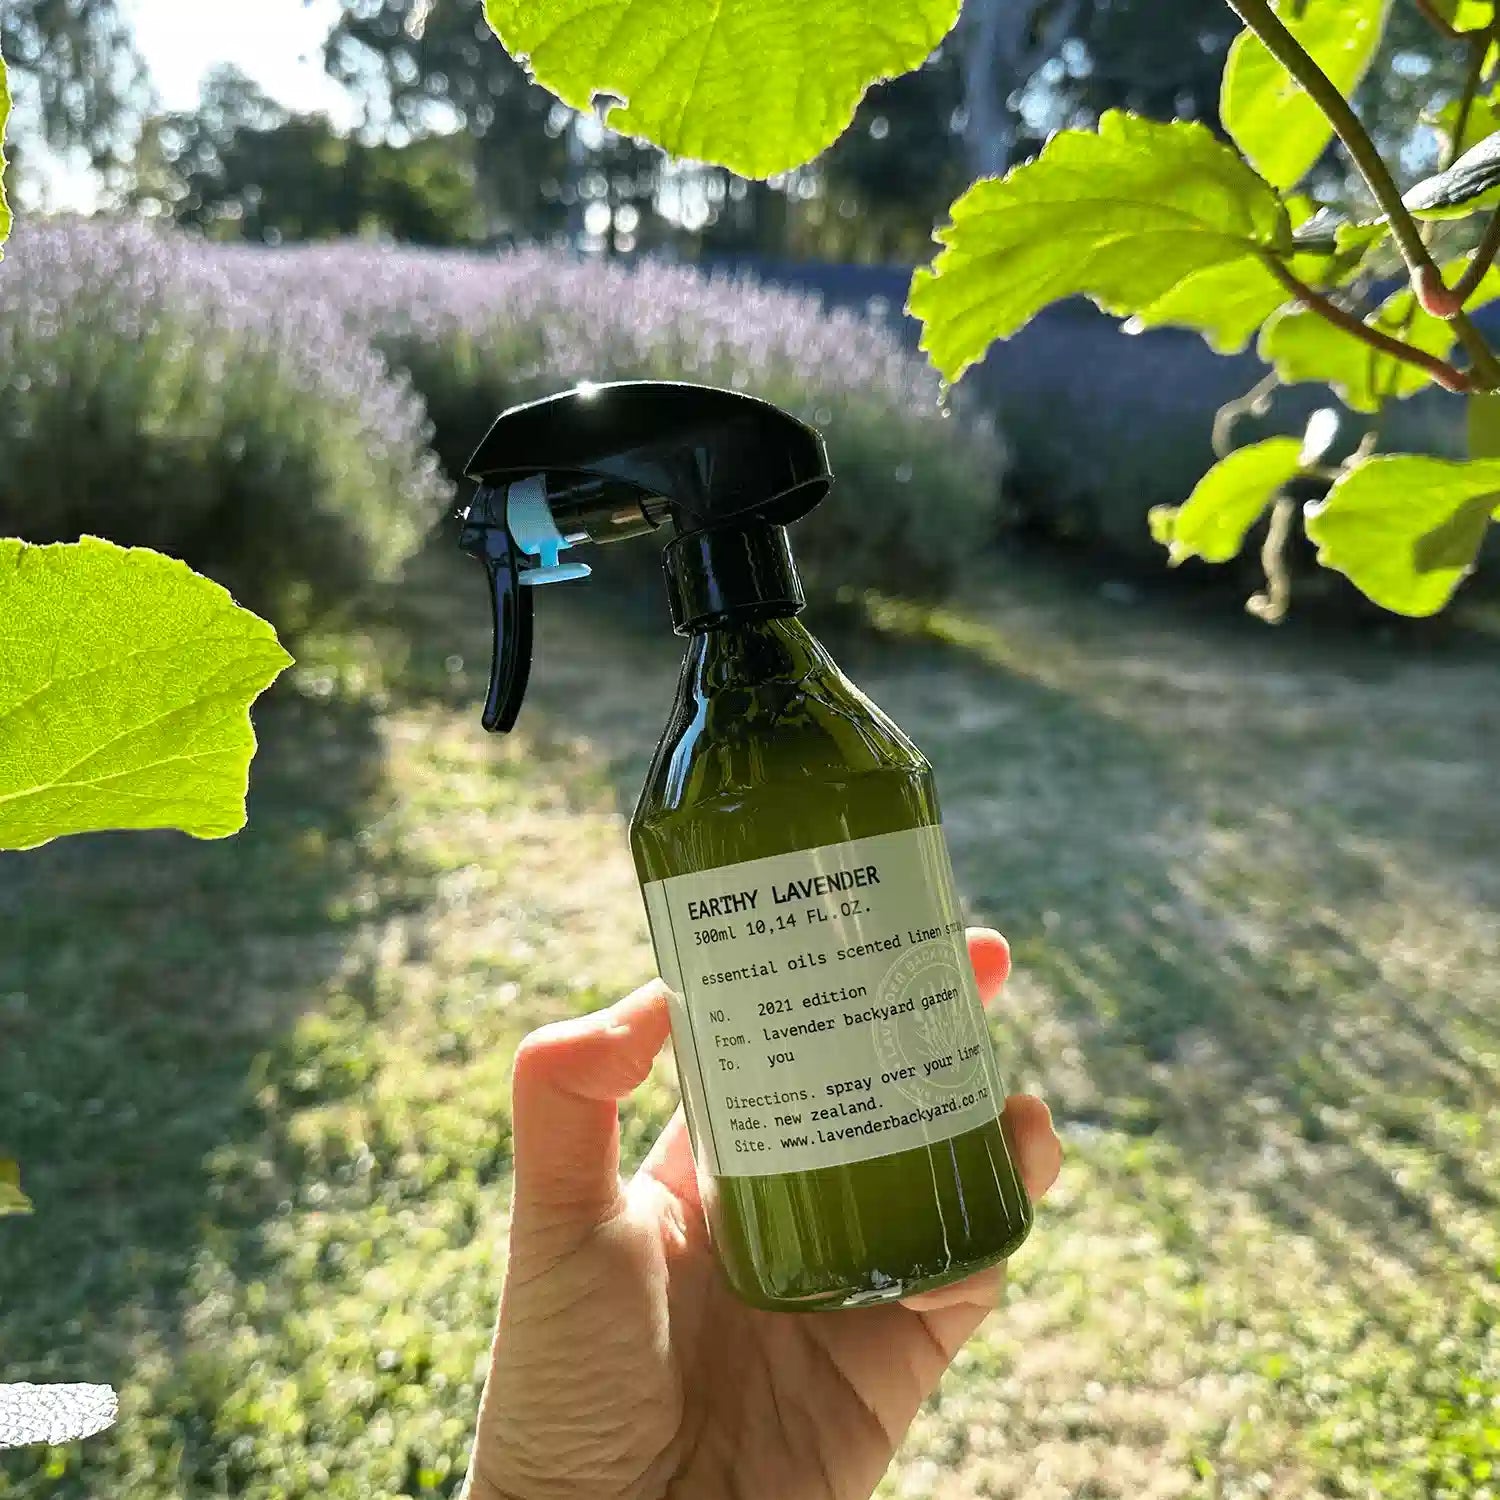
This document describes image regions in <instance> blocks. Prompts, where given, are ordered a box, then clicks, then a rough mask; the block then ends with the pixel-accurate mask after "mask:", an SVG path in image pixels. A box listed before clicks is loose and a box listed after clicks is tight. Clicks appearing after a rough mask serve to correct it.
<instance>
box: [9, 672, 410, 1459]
mask: <svg viewBox="0 0 1500 1500" xmlns="http://www.w3.org/2000/svg"><path fill="white" fill-rule="evenodd" d="M256 723H257V730H258V733H259V737H260V741H261V747H262V748H261V751H260V754H259V756H258V757H257V760H256V762H255V765H254V768H253V773H252V791H251V798H250V821H249V825H248V827H247V829H246V830H245V831H244V832H243V833H241V834H239V835H238V836H237V837H235V838H233V839H229V840H225V841H223V842H218V843H196V842H194V841H192V840H189V839H187V838H185V837H182V836H180V835H176V834H171V833H149V834H113V835H100V836H93V837H87V838H79V839H72V840H66V841H61V842H59V843H57V844H54V845H50V846H47V847H45V848H43V849H40V850H37V851H33V852H28V853H24V854H12V855H4V856H0V932H3V935H4V936H3V943H0V1145H3V1147H4V1148H5V1150H6V1152H7V1153H14V1154H15V1155H16V1156H17V1157H18V1158H19V1160H20V1161H21V1163H22V1166H23V1171H24V1174H25V1181H26V1185H27V1190H28V1192H29V1194H30V1195H31V1197H32V1198H33V1200H34V1202H35V1205H36V1213H35V1215H34V1216H33V1217H30V1218H27V1219H20V1220H16V1219H11V1220H7V1221H6V1222H5V1224H4V1226H3V1242H4V1243H3V1251H0V1319H3V1328H4V1336H3V1343H0V1360H3V1377H4V1378H5V1379H9V1380H27V1379H34V1380H63V1379H67V1380H79V1379H88V1380H102V1381H109V1382H112V1383H114V1384H117V1385H120V1384H124V1383H126V1382H128V1381H129V1380H130V1379H131V1375H132V1372H131V1370H130V1369H129V1368H126V1367H122V1360H123V1359H124V1349H125V1346H126V1343H127V1341H128V1337H129V1334H130V1332H131V1328H132V1327H134V1326H140V1325H142V1324H149V1325H153V1326H154V1327H155V1328H156V1329H157V1331H158V1332H159V1333H160V1334H161V1335H162V1336H163V1337H164V1338H165V1341H166V1343H167V1345H168V1346H169V1347H170V1346H171V1344H172V1342H173V1334H172V1330H173V1328H174V1327H175V1326H176V1319H177V1318H178V1316H179V1313H180V1305H181V1299H182V1297H183V1295H184V1290H185V1284H186V1281H187V1278H188V1276H189V1275H190V1272H191V1267H192V1263H193V1259H194V1256H195V1253H196V1251H197V1249H198V1247H199V1245H200V1243H201V1240H202V1237H203V1235H204V1233H205V1231H206V1228H207V1226H209V1225H210V1224H213V1225H215V1226H220V1225H234V1224H240V1225H247V1224H250V1223H253V1222H255V1221H256V1220H257V1219H258V1218H262V1217H264V1216H266V1215H268V1214H270V1213H272V1212H274V1211H275V1203H274V1201H265V1200H266V1196H267V1194H268V1193H270V1192H271V1190H272V1185H265V1186H264V1187H263V1189H262V1192H261V1194H260V1195H259V1200H257V1201H251V1200H250V1199H248V1198H247V1200H246V1201H243V1202H239V1203H225V1202H223V1201H216V1198H215V1192H216V1190H215V1188H214V1186H213V1183H212V1175H213V1174H212V1172H211V1169H210V1164H211V1159H212V1158H213V1156H214V1154H215V1153H216V1152H218V1151H221V1150H223V1149H225V1148H226V1147H231V1146H233V1145H234V1144H236V1143H239V1142H244V1141H246V1140H253V1139H256V1138H258V1137H260V1136H262V1135H263V1134H264V1133H265V1132H266V1131H267V1129H268V1122H267V1120H266V1118H265V1116H264V1114H263V1113H262V1111H261V1110H260V1109H259V1108H258V1107H257V1105H256V1100H255V1097H254V1095H255V1089H256V1082H257V1080H256V1076H255V1068H254V1063H255V1060H256V1059H257V1058H258V1057H263V1056H266V1055H269V1056H270V1057H271V1059H272V1062H271V1064H270V1066H271V1067H272V1068H273V1069H274V1067H275V1066H276V1063H275V1058H276V1056H277V1052H276V1048H277V1040H278V1038H279V1037H280V1036H282V1035H283V1034H285V1033H286V1032H287V1031H288V1030H289V1029H290V1028H291V1027H292V1025H293V1024H294V1023H295V1021H296V1019H297V1018H298V1016H299V1015H300V1014H301V1013H303V1012H304V1011H306V1010H308V1009H310V1008H312V1007H315V1006H319V1005H321V1004H323V1003H325V1001H326V998H327V994H328V992H329V990H330V988H331V987H334V986H339V987H341V988H342V990H343V992H344V993H345V994H348V995H352V996H355V997H357V996H358V994H359V976H358V975H357V974H352V973H346V972H344V971H345V970H346V969H347V951H346V950H347V944H348V938H349V935H350V933H351V932H352V931H353V930H354V929H355V928H356V926H358V925H359V924H365V923H368V922H370V921H371V920H372V919H373V918H376V917H378V916H379V915H380V914H381V912H382V911H383V910H387V909H390V908H391V907H392V906H393V905H396V904H399V903H400V902H401V901H403V899H404V894H403V892H404V890H405V878H406V877H407V876H409V874H410V872H403V871H402V870H401V869H400V859H399V855H396V854H394V853H393V852H391V851H384V852H379V853H375V852H371V851H370V850H368V849H366V848H365V847H364V845H363V843H362V841H361V837H360V835H361V831H362V829H363V828H365V827H366V826H367V825H368V824H370V823H371V822H373V821H374V820H375V819H376V818H377V817H378V816H379V812H380V802H381V794H382V791H381V789H382V770H381V764H382V755H383V752H382V747H381V744H380V741H379V738H378V735H377V732H376V724H375V719H374V716H373V713H372V711H371V709H370V707H369V705H368V704H367V703H364V702H361V701H358V700H356V699H341V698H340V697H338V696H336V695H332V694H330V695H329V696H326V697H320V696H319V686H318V685H316V684H315V685H314V687H313V690H312V692H311V693H310V694H308V693H306V692H302V693H299V691H298V690H297V688H296V687H295V686H294V685H293V684H292V683H291V682H290V681H283V683H282V684H279V685H278V686H277V688H275V689H274V690H273V691H272V693H271V694H270V695H269V696H268V698H267V699H266V700H264V702H263V704H262V705H261V707H260V708H259V709H258V710H257V713H256ZM355 1003H357V999H356V1002H355ZM268 1049H269V1053H268ZM60 1311H65V1312H66V1313H67V1314H69V1315H68V1316H67V1317H66V1320H65V1321H60V1319H59V1313H60ZM101 1441H107V1439H106V1440H101ZM37 1451H38V1450H30V1451H29V1452H22V1453H16V1454H12V1455H9V1456H8V1457H7V1458H6V1459H5V1460H4V1461H3V1462H0V1476H3V1475H4V1474H6V1473H11V1474H13V1475H15V1476H16V1477H17V1478H20V1477H21V1476H23V1475H24V1474H26V1473H30V1472H32V1470H33V1468H34V1466H35V1464H36V1462H37ZM42 1456H43V1457H44V1458H45V1454H43V1455H42ZM0 1488H3V1485H0Z"/></svg>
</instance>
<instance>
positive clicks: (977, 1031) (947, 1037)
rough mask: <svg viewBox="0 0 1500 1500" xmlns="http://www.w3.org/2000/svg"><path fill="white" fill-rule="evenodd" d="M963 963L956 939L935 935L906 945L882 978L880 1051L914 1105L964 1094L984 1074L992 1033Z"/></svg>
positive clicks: (874, 1025) (874, 1026)
mask: <svg viewBox="0 0 1500 1500" xmlns="http://www.w3.org/2000/svg"><path fill="white" fill-rule="evenodd" d="M962 962H963V960H962V959H961V958H960V956H959V954H958V951H957V949H956V947H955V945H954V944H953V943H952V942H944V941H943V940H942V939H940V938H939V939H933V940H931V941H929V942H925V943H918V944H916V945H915V946H914V947H911V948H908V949H907V950H906V952H905V953H903V954H902V955H901V957H900V958H898V959H897V960H896V961H895V962H894V963H893V964H892V965H891V966H890V968H889V969H887V970H886V971H885V977H884V978H883V979H882V980H881V981H880V991H879V996H878V1002H877V1009H878V1010H879V1011H880V1012H882V1014H880V1015H878V1016H877V1017H876V1019H875V1020H873V1021H872V1022H871V1023H870V1029H871V1031H872V1032H873V1033H874V1038H875V1053H876V1056H877V1057H879V1059H880V1065H881V1067H882V1068H883V1069H885V1070H886V1071H887V1072H888V1073H891V1074H895V1075H897V1076H896V1077H895V1078H894V1079H893V1080H892V1081H893V1082H894V1083H895V1086H896V1087H897V1088H898V1089H899V1090H900V1091H901V1093H902V1094H904V1095H905V1096H906V1097H907V1098H908V1099H910V1100H911V1101H912V1103H913V1104H930V1103H932V1100H933V1095H934V1094H935V1093H936V1094H940V1095H941V1094H957V1093H962V1092H964V1091H966V1090H968V1089H970V1088H972V1087H973V1086H974V1082H975V1080H976V1078H979V1077H981V1076H982V1075H983V1073H984V1049H985V1048H986V1047H988V1046H989V1037H988V1035H987V1033H986V1032H985V1030H984V1028H983V1027H982V1026H980V1025H979V1024H978V1023H977V1020H976V1017H975V1011H976V1009H977V1006H976V1003H975V1000H974V997H973V993H972V990H971V986H972V985H973V983H974V977H973V974H972V973H971V972H968V971H967V970H966V969H964V968H961V967H960V965H961V963H962Z"/></svg>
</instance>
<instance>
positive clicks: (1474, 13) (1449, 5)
mask: <svg viewBox="0 0 1500 1500" xmlns="http://www.w3.org/2000/svg"><path fill="white" fill-rule="evenodd" d="M1431 4H1432V8H1433V9H1434V10H1435V11H1436V12H1437V13H1438V14H1439V15H1440V16H1441V17H1442V18H1443V19H1444V20H1445V21H1446V22H1447V23H1448V24H1449V25H1450V26H1452V27H1453V28H1454V30H1456V31H1483V30H1484V29H1485V27H1487V26H1489V25H1490V24H1491V23H1492V22H1493V21H1494V19H1495V0H1431Z"/></svg>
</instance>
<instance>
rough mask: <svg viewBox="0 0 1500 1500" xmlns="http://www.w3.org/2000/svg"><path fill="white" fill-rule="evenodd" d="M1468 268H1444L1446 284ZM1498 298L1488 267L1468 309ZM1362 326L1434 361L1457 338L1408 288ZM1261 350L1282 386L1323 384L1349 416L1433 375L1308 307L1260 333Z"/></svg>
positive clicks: (1499, 275) (1399, 396)
mask: <svg viewBox="0 0 1500 1500" xmlns="http://www.w3.org/2000/svg"><path fill="white" fill-rule="evenodd" d="M1467 264H1468V262H1467V260H1464V261H1461V262H1458V263H1456V264H1450V265H1448V266H1445V267H1444V268H1443V276H1444V279H1445V280H1446V281H1447V283H1448V284H1449V285H1450V286H1452V285H1453V284H1454V283H1455V282H1456V281H1457V280H1458V278H1459V277H1460V276H1461V275H1462V274H1463V270H1464V267H1465V266H1466V265H1467ZM1497 296H1500V272H1497V271H1496V269H1495V268H1494V267H1491V268H1490V270H1489V271H1487V272H1486V273H1485V276H1484V279H1483V280H1482V281H1481V282H1480V283H1479V286H1478V287H1477V288H1476V289H1475V292H1474V296H1473V297H1472V298H1471V299H1470V301H1469V303H1468V304H1467V305H1468V306H1469V307H1470V308H1475V307H1482V306H1483V305H1484V304H1485V303H1486V302H1490V301H1493V300H1494V299H1495V298H1496V297H1497ZM1365 322H1366V323H1367V324H1369V325H1370V326H1371V327H1372V328H1377V329H1379V330H1380V331H1381V332H1383V333H1389V334H1391V335H1392V336H1394V337H1398V338H1402V339H1404V340H1405V341H1406V342H1407V343H1409V344H1413V345H1415V346H1416V347H1417V348H1418V349H1422V350H1425V351H1426V352H1427V353H1428V354H1431V355H1434V356H1436V357H1437V358H1438V359H1445V358H1446V357H1447V356H1448V354H1449V353H1450V351H1451V350H1452V348H1453V345H1454V341H1455V334H1454V331H1453V325H1452V324H1451V323H1448V322H1445V321H1444V320H1443V319H1441V318H1434V317H1433V316H1432V315H1431V314H1430V313H1426V312H1423V311H1422V309H1421V308H1420V307H1418V306H1417V302H1416V298H1415V296H1414V295H1413V293H1412V291H1411V288H1410V287H1403V288H1402V289H1401V290H1400V291H1397V292H1395V293H1393V294H1392V295H1391V296H1390V297H1388V298H1387V299H1386V300H1385V301H1384V302H1383V303H1381V305H1380V306H1379V307H1378V308H1377V309H1376V310H1375V311H1374V312H1373V313H1372V314H1371V315H1370V316H1369V317H1368V318H1366V319H1365ZM1259 348H1260V357H1261V358H1262V359H1263V360H1265V361H1266V363H1267V364H1270V365H1274V366H1275V367H1276V373H1277V374H1278V375H1279V376H1280V377H1281V379H1282V381H1283V382H1284V383H1285V384H1287V385H1295V384H1296V383H1297V382H1298V381H1304V380H1317V381H1322V382H1324V383H1326V384H1328V385H1331V386H1332V387H1333V388H1334V390H1335V391H1336V392H1337V393H1338V396H1339V399H1340V400H1341V401H1342V402H1343V403H1344V405H1345V406H1348V407H1350V408H1351V409H1352V410H1354V411H1365V412H1372V411H1376V410H1378V409H1379V407H1380V403H1381V401H1382V400H1386V399H1395V400H1404V399H1405V398H1406V397H1408V396H1412V395H1415V394H1416V393H1417V392H1418V391H1420V390H1424V389H1425V388H1426V387H1427V386H1429V385H1430V384H1432V377H1431V376H1430V375H1429V374H1428V373H1427V372H1426V371H1425V370H1423V369H1421V368H1420V367H1419V366H1417V365H1412V364H1407V363H1405V362H1404V361H1402V360H1398V359H1394V358H1392V357H1391V356H1390V355H1389V354H1382V353H1380V352H1379V351H1378V350H1375V349H1372V348H1371V347H1370V346H1369V345H1368V344H1364V343H1361V342H1360V341H1359V340H1358V339H1357V338H1355V337H1354V336H1353V335H1352V334H1349V333H1345V332H1344V331H1343V330H1342V329H1340V328H1336V327H1334V325H1333V324H1332V323H1329V322H1328V321H1327V320H1326V319H1324V318H1322V317H1320V316H1319V315H1318V314H1317V313H1315V312H1313V311H1311V310H1310V309H1308V308H1288V309H1287V311H1285V312H1283V313H1282V314H1280V315H1279V316H1278V317H1276V318H1273V319H1272V320H1271V321H1270V322H1269V323H1267V324H1266V327H1265V330H1264V331H1263V332H1262V334H1261V337H1260V346H1259Z"/></svg>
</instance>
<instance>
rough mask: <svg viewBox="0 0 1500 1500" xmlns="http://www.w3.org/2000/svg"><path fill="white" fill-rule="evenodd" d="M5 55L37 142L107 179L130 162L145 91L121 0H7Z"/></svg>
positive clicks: (1, 28)
mask: <svg viewBox="0 0 1500 1500" xmlns="http://www.w3.org/2000/svg"><path fill="white" fill-rule="evenodd" d="M0 52H3V53H4V54H5V58H6V61H7V62H8V64H9V65H10V69H11V72H12V75H13V78H12V83H13V85H14V86H15V87H16V89H17V92H18V94H19V96H20V98H21V99H22V101H23V104H24V105H25V106H26V116H27V125H28V127H29V133H30V134H31V136H32V137H33V138H40V139H41V140H43V141H45V142H46V143H47V144H48V145H49V146H51V147H53V148H54V149H56V150H78V151H81V152H83V153H84V154H85V156H86V157H87V158H88V160H89V161H90V162H91V163H92V164H93V166H94V167H95V168H96V169H98V170H100V171H101V172H104V173H106V174H107V175H111V174H113V173H114V172H115V171H117V170H118V169H120V168H121V167H123V166H124V164H125V163H126V162H128V161H129V158H130V143H131V138H132V134H133V126H134V124H135V122H136V120H137V119H138V117H139V116H140V114H141V113H142V112H143V110H144V107H145V104H146V100H147V89H146V77H145V70H144V66H143V64H142V62H141V58H140V54H139V53H138V52H137V51H136V48H135V42H134V38H133V35H132V32H131V27H130V23H129V20H128V19H127V17H126V16H125V14H124V13H123V12H122V10H121V8H120V6H119V4H118V0H5V3H4V4H3V5H0ZM24 146H25V141H24V140H23V141H22V142H20V143H19V144H18V146H17V151H18V154H19V153H20V152H21V151H22V150H23V148H24Z"/></svg>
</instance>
